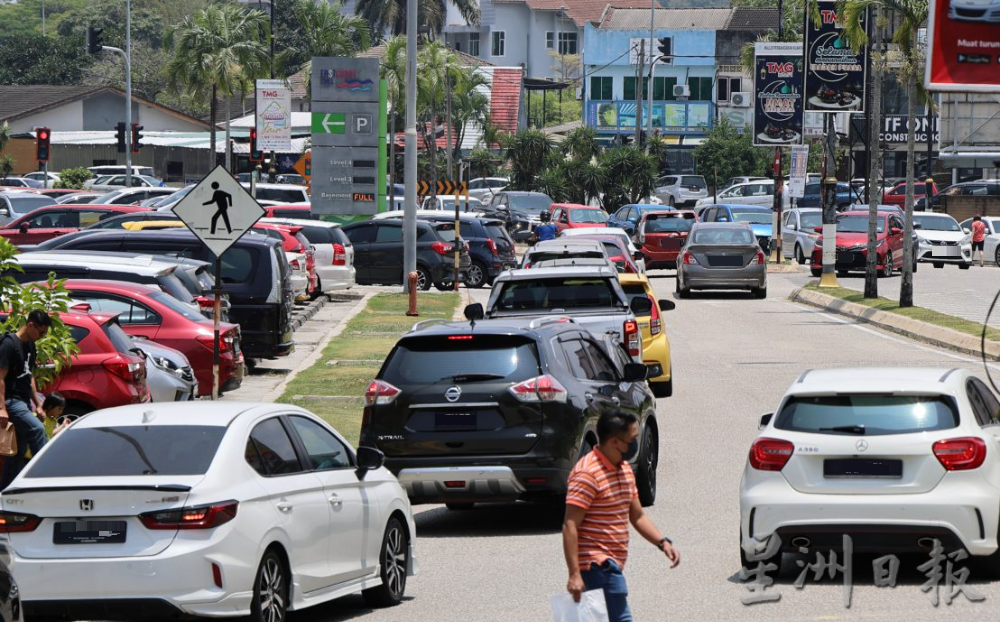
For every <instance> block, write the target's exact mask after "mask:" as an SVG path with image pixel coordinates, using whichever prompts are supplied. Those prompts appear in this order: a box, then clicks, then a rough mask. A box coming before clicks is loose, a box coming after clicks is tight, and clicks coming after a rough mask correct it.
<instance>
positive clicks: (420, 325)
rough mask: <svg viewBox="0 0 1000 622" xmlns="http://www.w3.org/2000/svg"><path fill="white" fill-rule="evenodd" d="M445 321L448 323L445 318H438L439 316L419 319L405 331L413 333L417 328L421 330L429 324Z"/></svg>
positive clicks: (444, 322)
mask: <svg viewBox="0 0 1000 622" xmlns="http://www.w3.org/2000/svg"><path fill="white" fill-rule="evenodd" d="M447 323H448V320H446V319H444V318H440V317H436V318H431V319H429V320H420V321H419V322H417V323H416V324H414V325H413V326H411V327H410V330H408V331H406V332H408V333H415V332H417V331H418V330H423V329H425V328H427V327H429V326H432V325H434V324H447Z"/></svg>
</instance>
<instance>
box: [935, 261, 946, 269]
mask: <svg viewBox="0 0 1000 622" xmlns="http://www.w3.org/2000/svg"><path fill="white" fill-rule="evenodd" d="M932 265H933V266H934V268H935V269H936V270H941V269H942V268H944V264H943V263H941V262H940V261H935V262H934V263H933V264H932Z"/></svg>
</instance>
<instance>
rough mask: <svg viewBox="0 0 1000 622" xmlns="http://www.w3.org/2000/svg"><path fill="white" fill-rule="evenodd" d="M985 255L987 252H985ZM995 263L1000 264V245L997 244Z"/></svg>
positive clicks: (994, 255)
mask: <svg viewBox="0 0 1000 622" xmlns="http://www.w3.org/2000/svg"><path fill="white" fill-rule="evenodd" d="M983 254H984V255H985V253H983ZM993 263H995V264H996V265H998V266H1000V245H997V250H996V252H995V253H994V254H993Z"/></svg>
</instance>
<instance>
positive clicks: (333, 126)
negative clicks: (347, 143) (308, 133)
mask: <svg viewBox="0 0 1000 622" xmlns="http://www.w3.org/2000/svg"><path fill="white" fill-rule="evenodd" d="M346 130H347V115H346V114H344V113H343V112H314V113H312V131H313V134H343V133H344V132H345V131H346Z"/></svg>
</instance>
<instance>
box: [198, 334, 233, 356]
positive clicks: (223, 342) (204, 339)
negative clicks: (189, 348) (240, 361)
mask: <svg viewBox="0 0 1000 622" xmlns="http://www.w3.org/2000/svg"><path fill="white" fill-rule="evenodd" d="M195 341H197V342H198V343H200V344H201V345H203V346H205V347H206V348H208V349H209V350H212V349H214V348H215V335H198V336H197V337H195ZM235 342H236V335H234V334H233V332H232V331H229V332H228V333H222V334H221V335H220V336H219V352H228V351H229V350H231V349H232V348H233V344H234V343H235Z"/></svg>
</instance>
